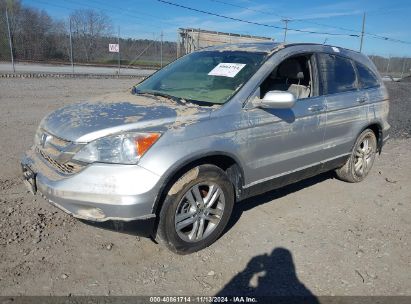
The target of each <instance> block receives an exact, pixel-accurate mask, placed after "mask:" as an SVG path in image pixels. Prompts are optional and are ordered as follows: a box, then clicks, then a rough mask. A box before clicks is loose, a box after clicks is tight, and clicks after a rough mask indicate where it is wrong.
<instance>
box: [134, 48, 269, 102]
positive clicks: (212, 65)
mask: <svg viewBox="0 0 411 304" xmlns="http://www.w3.org/2000/svg"><path fill="white" fill-rule="evenodd" d="M266 55H267V54H266V53H252V52H244V51H222V52H219V51H201V52H195V53H191V54H189V55H187V56H184V57H182V58H180V59H179V60H176V61H174V62H173V63H171V64H169V65H168V66H166V67H165V68H163V69H162V70H160V71H158V72H157V73H155V74H154V75H152V76H151V77H149V78H147V79H146V80H144V81H143V82H142V83H140V84H138V85H137V86H136V88H135V89H136V92H137V93H153V94H156V93H157V94H164V95H169V96H172V97H177V98H181V99H184V100H187V101H193V102H195V101H197V102H207V103H212V104H223V103H225V102H227V101H228V100H229V99H230V98H231V97H232V96H233V95H234V94H235V93H236V92H237V91H238V90H239V89H240V88H241V87H242V86H243V85H244V84H245V82H246V81H247V80H248V79H249V78H250V77H251V76H252V75H253V74H254V73H255V72H256V71H257V69H258V68H259V67H260V65H261V64H262V62H263V60H264V58H265V56H266Z"/></svg>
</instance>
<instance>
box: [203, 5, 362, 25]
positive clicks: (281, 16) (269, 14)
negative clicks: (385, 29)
mask: <svg viewBox="0 0 411 304" xmlns="http://www.w3.org/2000/svg"><path fill="white" fill-rule="evenodd" d="M210 1H212V2H217V3H222V4H225V5H228V6H232V7H237V8H242V9H245V10H248V11H252V12H256V13H260V14H264V15H268V16H272V15H275V16H278V17H280V18H281V19H283V20H285V19H287V20H289V21H297V22H303V23H309V24H315V25H319V26H324V27H331V28H335V29H339V30H343V31H347V32H353V33H360V32H361V31H357V30H353V29H349V28H344V27H340V26H335V25H329V24H323V23H319V22H315V21H309V20H306V19H299V18H291V17H288V16H284V15H281V14H278V13H276V12H274V11H272V10H269V11H263V10H259V9H253V8H249V7H246V6H242V5H238V4H233V3H229V2H225V1H221V0H210ZM253 3H256V4H258V3H257V2H253Z"/></svg>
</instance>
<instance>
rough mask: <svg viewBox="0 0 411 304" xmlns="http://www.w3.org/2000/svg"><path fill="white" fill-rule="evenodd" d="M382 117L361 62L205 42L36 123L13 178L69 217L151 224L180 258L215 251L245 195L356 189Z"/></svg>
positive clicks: (329, 49) (314, 52)
mask: <svg viewBox="0 0 411 304" xmlns="http://www.w3.org/2000/svg"><path fill="white" fill-rule="evenodd" d="M387 115H388V95H387V91H386V89H385V87H384V85H383V83H382V81H381V77H380V76H379V74H378V72H377V70H376V68H375V66H374V65H373V64H372V62H371V61H370V60H369V59H368V58H367V57H366V56H364V55H362V54H360V53H357V52H354V51H350V50H347V49H343V48H338V47H333V46H326V45H317V44H285V45H284V44H277V43H255V44H230V45H222V46H215V47H210V48H206V49H202V50H200V51H197V52H194V53H191V54H189V55H186V56H184V57H182V58H180V59H178V60H176V61H175V62H173V63H171V64H170V65H168V66H166V67H165V68H163V69H162V70H159V71H158V72H156V73H155V74H153V75H152V76H151V77H149V78H147V79H145V80H144V81H142V82H141V83H139V84H138V85H136V86H135V87H134V88H133V89H132V92H131V93H128V94H123V95H121V94H120V95H118V94H117V95H112V96H105V97H101V98H98V99H96V101H95V102H87V103H79V104H73V105H70V106H67V107H65V108H62V109H60V110H57V111H55V112H54V113H51V114H50V115H48V116H47V117H45V118H44V119H43V120H42V121H41V123H40V126H39V128H38V130H37V132H36V135H35V143H34V146H33V147H32V149H30V150H29V151H28V152H26V154H25V156H24V157H23V159H22V168H23V175H24V178H25V180H26V183H27V184H28V185H29V187H30V189H31V190H32V191H33V192H36V191H38V192H40V193H41V194H42V195H43V196H44V197H45V198H46V199H47V200H48V201H50V202H51V203H52V204H54V205H56V206H57V207H59V208H61V209H62V210H64V211H65V212H67V213H69V214H72V215H73V216H75V217H76V218H80V219H85V220H89V221H93V222H113V223H118V222H122V223H124V222H131V221H134V220H143V219H146V220H147V219H151V221H150V222H151V223H153V227H152V228H153V229H152V233H153V236H154V237H155V238H156V239H157V240H159V241H161V242H162V243H163V244H165V245H166V246H167V247H168V248H169V249H171V250H172V251H174V252H177V253H180V254H185V253H191V252H194V251H197V250H200V249H202V248H204V247H206V246H209V245H210V244H211V243H213V242H214V241H216V240H217V238H218V237H219V236H220V235H221V233H222V232H223V230H224V228H225V226H226V224H227V222H228V220H229V218H230V214H231V211H232V209H233V206H234V203H235V202H238V201H241V200H243V199H245V198H247V197H250V196H253V195H256V194H261V193H263V192H266V191H268V190H271V189H275V188H278V187H281V186H284V185H286V184H290V183H293V182H296V181H298V180H301V179H305V178H308V177H310V176H313V175H316V174H319V173H321V172H324V171H328V170H336V174H337V176H338V177H339V178H340V179H342V180H344V181H347V182H359V181H362V180H363V179H364V178H365V177H366V176H367V174H368V173H369V172H370V169H371V167H372V165H373V162H374V159H375V156H376V153H377V152H380V151H381V148H382V146H383V144H384V142H385V141H386V140H387V138H388V135H387V131H388V129H389V124H388V123H387Z"/></svg>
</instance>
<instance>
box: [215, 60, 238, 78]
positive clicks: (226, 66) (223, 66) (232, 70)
mask: <svg viewBox="0 0 411 304" xmlns="http://www.w3.org/2000/svg"><path fill="white" fill-rule="evenodd" d="M243 67H245V64H244V63H224V62H222V63H219V64H218V65H217V66H216V67H215V68H214V69H212V70H211V72H210V73H208V75H210V76H224V77H231V78H233V77H235V75H237V74H238V72H240V71H241V69H242V68H243Z"/></svg>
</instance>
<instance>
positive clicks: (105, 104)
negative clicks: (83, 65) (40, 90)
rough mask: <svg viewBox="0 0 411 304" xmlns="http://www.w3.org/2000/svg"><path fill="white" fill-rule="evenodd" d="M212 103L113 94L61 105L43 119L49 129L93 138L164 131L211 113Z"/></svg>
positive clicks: (63, 136)
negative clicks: (204, 104)
mask: <svg viewBox="0 0 411 304" xmlns="http://www.w3.org/2000/svg"><path fill="white" fill-rule="evenodd" d="M210 111H211V107H200V106H197V105H193V104H184V105H180V104H177V103H176V102H174V101H171V100H169V99H166V98H163V97H151V96H149V97H146V96H139V95H137V96H136V95H132V94H124V95H123V94H120V96H119V94H114V95H113V94H111V95H106V96H103V97H101V98H98V99H95V100H94V101H93V100H92V101H88V102H82V103H77V104H73V105H69V106H66V107H64V108H61V109H59V110H57V111H55V112H53V113H51V114H50V115H48V116H47V117H45V118H44V119H43V121H42V123H41V126H40V127H41V128H42V129H44V130H46V131H47V132H49V133H51V134H53V135H54V136H57V137H59V138H61V139H65V140H68V141H73V142H90V141H92V140H94V139H97V138H99V137H102V136H106V135H109V134H113V133H118V132H122V131H128V130H154V131H164V130H166V129H169V128H174V127H178V126H182V125H185V124H188V123H193V122H195V121H197V120H199V119H201V118H204V117H208V115H209V113H210Z"/></svg>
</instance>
